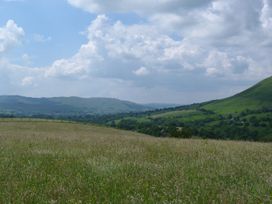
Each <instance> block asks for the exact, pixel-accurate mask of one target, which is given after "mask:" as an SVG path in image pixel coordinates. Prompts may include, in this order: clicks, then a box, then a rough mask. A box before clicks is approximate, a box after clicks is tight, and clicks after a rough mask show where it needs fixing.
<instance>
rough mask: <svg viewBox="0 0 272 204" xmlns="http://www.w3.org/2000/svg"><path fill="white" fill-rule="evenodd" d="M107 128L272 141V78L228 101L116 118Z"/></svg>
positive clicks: (182, 135) (179, 135) (155, 133)
mask: <svg viewBox="0 0 272 204" xmlns="http://www.w3.org/2000/svg"><path fill="white" fill-rule="evenodd" d="M104 120H105V119H104ZM100 121H101V120H100ZM105 124H107V125H111V126H113V127H118V128H121V129H127V130H134V131H138V132H142V133H146V134H151V135H154V136H160V137H190V135H191V136H198V137H202V138H214V139H235V140H257V141H272V77H269V78H267V79H265V80H263V81H261V82H260V83H258V84H256V85H255V86H253V87H251V88H249V89H247V90H245V91H243V92H242V93H239V94H236V95H234V96H232V97H229V98H226V99H222V100H216V101H210V102H206V103H200V104H193V105H188V106H181V107H175V108H168V109H164V110H157V111H150V112H146V113H142V114H128V115H127V116H124V115H122V116H120V117H118V116H116V117H115V118H113V117H112V118H108V120H105ZM182 129H183V130H186V131H185V132H186V134H185V133H184V134H183V133H182Z"/></svg>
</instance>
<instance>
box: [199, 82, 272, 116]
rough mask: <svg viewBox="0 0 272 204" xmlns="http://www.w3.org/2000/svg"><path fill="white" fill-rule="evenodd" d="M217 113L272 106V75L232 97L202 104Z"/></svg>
mask: <svg viewBox="0 0 272 204" xmlns="http://www.w3.org/2000/svg"><path fill="white" fill-rule="evenodd" d="M201 107H202V108H205V109H207V110H212V111H215V112H217V113H222V114H226V113H235V112H241V111H245V110H246V109H250V110H258V109H260V108H263V107H265V108H272V77H269V78H267V79H265V80H263V81H261V82H260V83H258V84H256V85H255V86H253V87H251V88H249V89H247V90H245V91H244V92H242V93H239V94H237V95H235V96H232V97H230V98H226V99H223V100H218V101H213V102H210V103H208V104H207V105H203V106H201Z"/></svg>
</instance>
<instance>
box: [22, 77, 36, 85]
mask: <svg viewBox="0 0 272 204" xmlns="http://www.w3.org/2000/svg"><path fill="white" fill-rule="evenodd" d="M21 84H22V86H29V85H32V84H33V77H24V78H23V79H22V82H21Z"/></svg>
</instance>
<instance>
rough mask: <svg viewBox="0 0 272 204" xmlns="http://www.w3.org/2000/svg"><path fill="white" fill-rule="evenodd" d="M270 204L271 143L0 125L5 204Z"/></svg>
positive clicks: (0, 189)
mask: <svg viewBox="0 0 272 204" xmlns="http://www.w3.org/2000/svg"><path fill="white" fill-rule="evenodd" d="M271 202H272V144H271V143H270V144H269V143H268V144H262V143H249V142H231V141H229V142H228V141H213V140H177V139H158V138H152V137H148V136H145V135H140V134H137V133H132V132H126V131H120V130H115V129H109V128H103V127H97V126H91V125H82V124H71V123H65V122H53V121H20V120H9V121H5V120H0V203H271Z"/></svg>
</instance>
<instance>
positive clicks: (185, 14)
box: [0, 0, 272, 105]
mask: <svg viewBox="0 0 272 204" xmlns="http://www.w3.org/2000/svg"><path fill="white" fill-rule="evenodd" d="M33 13H34V15H35V18H33V15H32V14H33ZM271 39H272V2H270V1H268V0H261V1H260V0H250V3H248V1H247V0H242V1H235V0H226V1H214V0H205V1H203V0H201V1H200V0H195V1H187V0H166V1H161V2H157V3H155V2H154V1H147V2H144V1H142V0H137V1H134V2H133V3H131V2H130V3H129V1H123V2H122V3H118V1H111V2H101V1H98V0H59V1H54V0H48V1H46V2H44V1H34V0H0V95H19V96H26V97H33V98H42V97H60V96H61V97H71V96H73V97H81V98H114V99H119V100H126V101H132V102H135V103H139V104H147V103H164V104H165V103H167V104H179V105H188V104H193V103H200V102H206V101H211V100H218V99H222V98H226V97H229V96H232V95H235V94H237V93H239V92H241V91H243V90H245V89H247V88H249V87H250V86H252V85H254V84H256V83H257V82H259V81H261V80H262V79H265V78H267V77H269V76H271V75H272V67H271V64H272V59H271V58H270V57H269V53H271V52H272V40H271ZM256 50H258V52H256Z"/></svg>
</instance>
